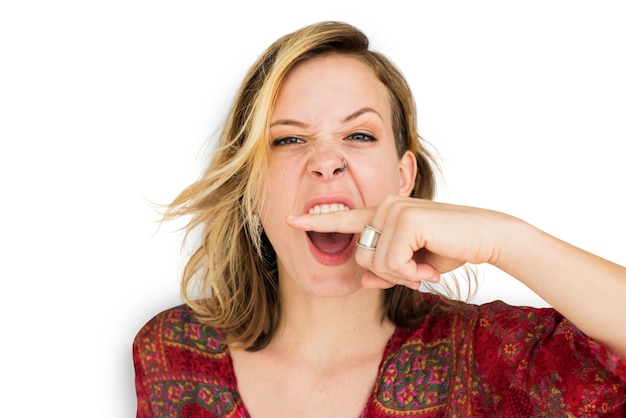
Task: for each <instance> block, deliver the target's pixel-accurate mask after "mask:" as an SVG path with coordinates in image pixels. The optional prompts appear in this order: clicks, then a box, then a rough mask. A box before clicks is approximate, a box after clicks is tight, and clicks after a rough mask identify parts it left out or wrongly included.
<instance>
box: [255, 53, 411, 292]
mask: <svg viewBox="0 0 626 418" xmlns="http://www.w3.org/2000/svg"><path fill="white" fill-rule="evenodd" d="M270 146H271V155H270V164H269V173H268V179H267V183H266V184H267V191H266V195H265V196H264V197H265V200H264V202H265V203H264V206H263V208H262V209H261V221H262V223H263V227H264V229H265V232H266V234H267V236H268V238H269V240H270V242H271V243H272V246H273V247H274V249H275V251H276V255H277V262H278V274H279V277H280V282H281V286H282V285H283V284H284V283H288V284H289V285H292V284H293V283H296V284H299V288H300V289H304V291H305V292H307V293H309V294H314V295H318V296H341V295H347V294H350V293H352V292H354V291H356V290H358V289H359V288H360V286H361V285H360V277H361V274H362V273H363V270H362V268H361V267H360V266H358V265H357V264H356V262H355V260H354V251H355V246H356V240H357V238H358V236H353V235H347V234H322V233H315V232H314V231H313V232H308V233H307V232H303V231H300V230H296V229H293V228H291V227H289V226H288V225H287V224H286V222H285V220H286V218H287V216H289V215H292V214H302V213H309V212H326V211H333V210H346V209H348V210H349V209H354V208H363V207H372V206H376V205H378V203H379V202H380V200H381V199H382V198H383V197H384V196H386V195H388V194H401V195H405V196H408V195H409V194H410V192H411V189H412V188H413V184H414V180H415V170H416V168H415V159H414V157H413V155H412V154H410V153H407V154H405V155H404V156H403V157H402V158H401V159H398V156H397V152H396V148H395V144H394V137H393V132H392V124H391V102H390V97H389V93H388V91H387V89H386V87H385V86H384V85H383V84H382V83H381V82H380V81H379V80H378V78H377V77H376V76H375V74H374V73H373V71H372V70H371V69H370V68H369V67H368V66H366V65H365V64H364V63H363V62H362V61H360V60H359V59H357V58H354V57H350V56H346V55H328V56H322V57H316V58H313V59H311V60H308V61H305V62H303V63H300V64H298V65H297V66H296V67H295V68H293V69H292V71H291V72H290V73H289V74H288V76H287V78H286V79H285V80H284V83H283V85H282V87H281V89H280V91H279V94H278V97H277V101H276V104H275V107H274V110H273V113H272V115H271V118H270ZM344 160H345V162H346V163H347V169H346V170H342V167H343V166H344V163H343V161H344ZM286 281H287V282H286Z"/></svg>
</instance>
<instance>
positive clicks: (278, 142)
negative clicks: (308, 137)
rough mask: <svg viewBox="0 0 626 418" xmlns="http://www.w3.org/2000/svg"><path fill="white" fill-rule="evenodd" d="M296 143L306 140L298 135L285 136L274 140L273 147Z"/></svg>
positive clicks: (302, 142)
mask: <svg viewBox="0 0 626 418" xmlns="http://www.w3.org/2000/svg"><path fill="white" fill-rule="evenodd" d="M294 144H304V141H303V140H302V139H300V138H298V137H296V136H283V137H281V138H278V139H275V140H274V141H273V142H272V146H273V147H279V146H282V145H294Z"/></svg>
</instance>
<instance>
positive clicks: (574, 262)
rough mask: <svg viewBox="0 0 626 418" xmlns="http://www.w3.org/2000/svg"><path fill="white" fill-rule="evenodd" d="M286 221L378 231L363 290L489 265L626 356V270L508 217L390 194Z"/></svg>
mask: <svg viewBox="0 0 626 418" xmlns="http://www.w3.org/2000/svg"><path fill="white" fill-rule="evenodd" d="M287 222H288V223H289V225H291V226H292V227H294V228H298V229H302V230H307V231H311V230H315V231H319V232H346V233H360V232H361V231H362V230H363V226H364V225H365V224H368V225H371V226H373V227H374V228H376V229H378V230H380V231H382V232H381V235H380V237H379V240H378V245H377V247H376V250H375V251H370V250H366V249H361V248H359V249H357V251H356V254H355V257H356V260H357V262H358V263H359V264H360V265H361V266H363V267H364V268H366V269H367V272H366V273H365V275H364V276H363V279H362V280H363V283H364V285H367V286H370V287H380V288H388V287H391V286H394V285H404V286H408V287H411V288H413V289H418V288H419V286H420V282H421V281H422V280H427V281H433V282H436V281H438V280H439V275H440V274H441V273H445V272H448V271H451V270H453V269H455V268H457V267H459V266H461V265H463V264H464V263H466V262H469V263H473V264H481V263H490V264H493V265H494V266H496V267H498V268H500V269H502V270H503V271H505V272H507V273H508V274H510V275H511V276H513V277H515V278H516V279H518V280H520V281H521V282H522V283H524V284H525V285H526V286H528V287H529V288H531V289H532V290H533V291H535V292H536V293H537V294H538V295H540V296H541V297H542V298H544V299H545V300H546V301H547V302H548V303H550V304H551V305H552V306H553V307H554V308H555V309H557V310H558V311H559V312H560V313H561V314H562V315H564V316H565V317H567V318H568V319H569V320H570V321H572V322H573V323H574V324H576V326H577V327H579V328H580V329H581V330H582V331H583V332H585V333H586V334H587V335H589V336H590V337H592V338H593V339H595V340H597V341H598V342H600V343H602V344H604V345H606V347H607V348H608V349H609V350H611V351H612V352H613V353H614V354H617V355H619V356H621V357H622V358H626V268H624V267H622V266H619V265H617V264H614V263H611V262H609V261H607V260H604V259H602V258H600V257H598V256H595V255H593V254H590V253H588V252H585V251H583V250H581V249H579V248H576V247H574V246H572V245H570V244H567V243H565V242H563V241H561V240H559V239H557V238H555V237H552V236H550V235H548V234H546V233H545V232H543V231H541V230H539V229H537V228H535V227H533V226H532V225H530V224H528V223H526V222H523V221H521V220H519V219H517V218H515V217H513V216H510V215H506V214H503V213H499V212H494V211H490V210H486V209H479V208H473V207H466V206H458V205H450V204H444V203H437V202H432V201H427V200H420V199H412V198H401V197H397V196H388V197H387V198H385V199H383V201H382V202H381V203H380V205H379V206H378V207H376V208H366V209H360V210H351V211H339V212H333V213H330V214H326V215H301V216H297V217H290V218H289V219H288V220H287Z"/></svg>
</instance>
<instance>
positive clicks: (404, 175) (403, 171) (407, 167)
mask: <svg viewBox="0 0 626 418" xmlns="http://www.w3.org/2000/svg"><path fill="white" fill-rule="evenodd" d="M416 176H417V160H416V158H415V154H413V153H412V152H411V151H407V152H405V153H404V155H403V156H402V158H401V159H400V191H399V194H400V195H401V196H405V197H406V196H410V195H411V191H412V190H413V188H414V187H415V177H416Z"/></svg>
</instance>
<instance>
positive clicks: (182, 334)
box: [133, 305, 241, 416]
mask: <svg viewBox="0 0 626 418" xmlns="http://www.w3.org/2000/svg"><path fill="white" fill-rule="evenodd" d="M223 336H224V335H223V333H222V332H221V331H220V330H218V329H216V328H214V327H211V326H209V325H206V324H204V323H202V322H201V321H200V320H199V318H198V317H197V316H196V314H195V313H194V312H193V311H192V310H191V309H190V308H189V307H188V306H186V305H181V306H177V307H174V308H171V309H167V310H165V311H163V312H160V313H159V314H157V315H155V316H154V317H153V318H152V319H150V320H149V321H148V322H147V323H146V324H145V325H144V326H143V327H142V328H141V329H140V330H139V332H138V333H137V335H136V336H135V339H134V341H133V362H134V367H135V386H136V391H137V405H138V415H137V416H200V415H201V414H204V413H206V412H205V411H209V412H210V413H212V414H214V415H210V416H222V415H221V414H222V413H223V412H224V411H227V412H229V413H232V412H233V411H236V410H238V408H241V400H240V398H239V396H238V393H237V389H236V379H235V374H234V370H233V368H232V360H231V357H230V355H229V350H228V346H227V345H226V344H225V343H224V342H223ZM216 399H217V400H219V401H216ZM141 414H144V415H141ZM202 416H205V415H202Z"/></svg>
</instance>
